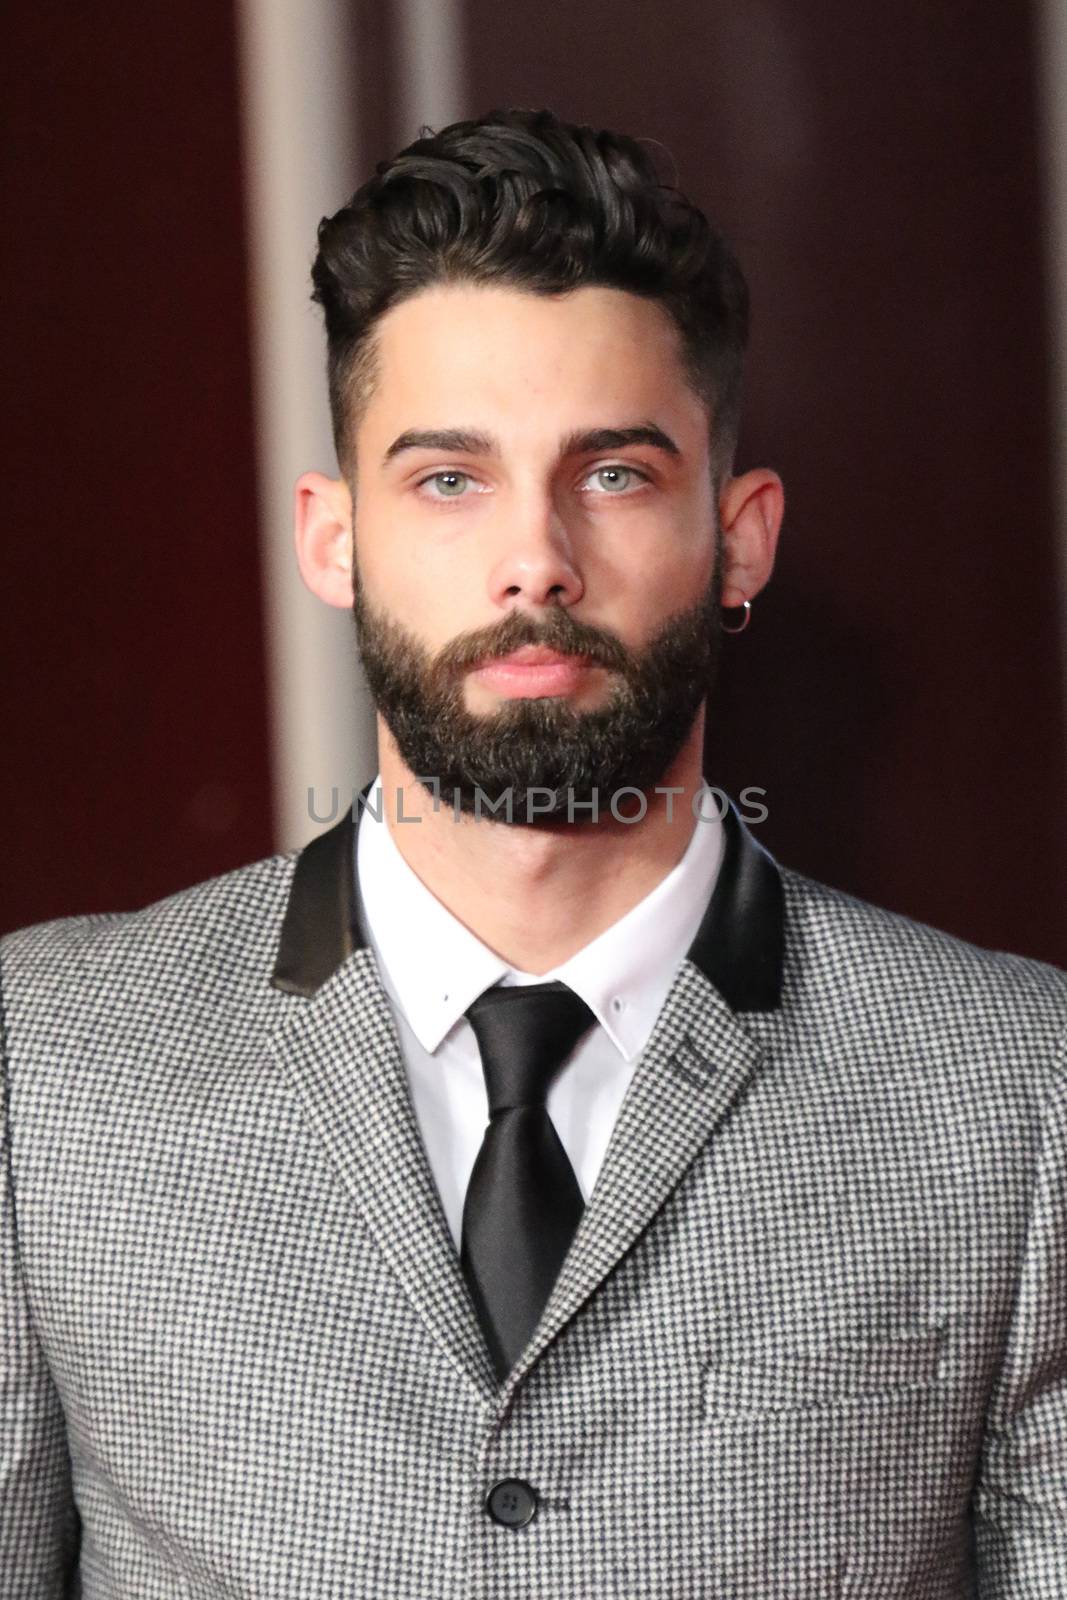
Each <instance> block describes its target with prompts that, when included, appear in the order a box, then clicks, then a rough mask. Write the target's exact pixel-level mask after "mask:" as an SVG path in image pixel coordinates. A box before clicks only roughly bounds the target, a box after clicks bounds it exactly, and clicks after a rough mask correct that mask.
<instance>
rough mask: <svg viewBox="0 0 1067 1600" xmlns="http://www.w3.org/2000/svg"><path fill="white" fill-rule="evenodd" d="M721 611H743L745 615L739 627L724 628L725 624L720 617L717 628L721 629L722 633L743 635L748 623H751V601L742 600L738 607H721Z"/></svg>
mask: <svg viewBox="0 0 1067 1600" xmlns="http://www.w3.org/2000/svg"><path fill="white" fill-rule="evenodd" d="M722 609H723V611H724V612H725V611H743V612H744V613H745V615H744V618H743V620H742V622H741V626H740V627H739V628H728V627H727V626H726V623H725V622H724V621H723V620H722V617H721V616H720V618H719V626H720V627H721V629H722V631H723V633H744V631H745V629H746V628H747V627H748V625H749V623H750V622H751V621H752V601H751V600H742V602H741V604H740V605H739V606H723V608H722Z"/></svg>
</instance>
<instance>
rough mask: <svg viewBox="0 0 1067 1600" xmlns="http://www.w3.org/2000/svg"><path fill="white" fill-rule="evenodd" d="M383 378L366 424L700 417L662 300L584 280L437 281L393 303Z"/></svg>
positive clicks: (369, 430)
mask: <svg viewBox="0 0 1067 1600" xmlns="http://www.w3.org/2000/svg"><path fill="white" fill-rule="evenodd" d="M374 351H375V362H374V366H375V380H374V387H373V391H372V393H371V395H370V397H369V401H368V404H367V407H366V409H365V411H364V414H363V417H362V419H361V423H360V434H361V435H362V434H367V435H368V436H371V435H377V434H378V433H380V432H384V431H385V430H386V429H388V428H391V427H397V428H399V427H409V426H412V425H415V424H417V423H422V424H427V423H436V424H443V423H447V422H450V421H454V420H455V414H456V410H457V407H459V408H461V409H462V411H463V414H464V421H465V422H467V423H471V422H479V423H482V424H485V425H486V426H493V427H496V428H506V427H507V424H508V421H509V419H510V420H511V421H513V422H514V423H515V424H516V425H519V424H523V423H525V425H526V427H527V428H529V425H530V422H531V420H532V418H533V417H534V416H535V415H536V412H537V408H539V407H541V408H545V409H550V410H551V412H552V414H553V416H554V418H555V419H556V421H557V422H561V423H564V424H566V423H568V422H573V423H576V424H578V423H581V422H583V421H585V420H586V419H587V417H588V414H589V413H590V412H591V411H595V412H596V413H597V414H598V415H600V414H602V413H604V412H606V411H611V412H617V413H619V414H623V413H628V414H633V415H637V414H641V415H659V416H662V415H664V414H666V413H669V414H670V415H671V416H672V417H673V418H674V420H675V426H680V425H681V424H682V421H683V415H684V414H685V413H690V414H693V413H695V414H696V416H698V417H702V416H703V411H702V408H701V406H700V402H699V400H698V399H697V398H696V396H695V395H693V393H692V391H691V390H690V389H689V387H688V385H687V384H686V380H685V373H684V369H683V360H682V342H681V336H680V334H679V332H678V329H677V328H676V326H675V324H674V323H673V321H672V320H671V318H670V316H669V315H668V313H667V312H666V311H665V310H664V309H663V307H662V306H661V305H659V304H658V303H657V302H656V301H653V300H648V299H645V298H643V297H642V296H640V295H635V294H630V293H628V292H627V291H625V290H622V289H609V288H602V287H600V286H590V285H587V286H583V287H582V288H580V289H574V290H570V291H568V292H567V293H565V294H552V295H544V294H534V293H531V292H530V291H528V290H523V289H518V288H514V287H512V286H503V285H495V284H494V285H488V284H476V285H475V284H447V285H444V284H442V285H434V286H433V287H432V288H428V289H423V290H420V291H419V292H418V293H417V294H415V295H412V296H411V297H410V298H408V299H406V300H403V301H401V302H400V303H399V304H398V305H395V306H393V307H392V308H391V309H390V310H389V311H388V312H386V314H385V315H384V316H383V317H382V318H381V319H380V320H379V322H378V324H377V326H376V329H375V336H374Z"/></svg>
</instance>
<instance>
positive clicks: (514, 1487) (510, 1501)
mask: <svg viewBox="0 0 1067 1600" xmlns="http://www.w3.org/2000/svg"><path fill="white" fill-rule="evenodd" d="M485 1509H486V1511H488V1513H489V1515H490V1516H491V1517H492V1519H493V1521H494V1522H499V1523H502V1524H503V1526H504V1527H505V1528H525V1526H526V1524H527V1523H528V1522H532V1521H533V1519H534V1517H535V1516H536V1514H537V1491H536V1490H535V1489H532V1488H531V1487H530V1485H529V1484H528V1483H524V1482H523V1481H522V1479H521V1478H502V1479H501V1481H500V1482H499V1483H497V1484H494V1485H493V1487H492V1488H491V1489H490V1491H489V1493H488V1495H487V1496H486V1501H485Z"/></svg>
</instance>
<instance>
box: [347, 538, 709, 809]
mask: <svg viewBox="0 0 1067 1600" xmlns="http://www.w3.org/2000/svg"><path fill="white" fill-rule="evenodd" d="M720 596H721V578H720V570H719V560H718V557H717V558H716V563H715V570H714V572H713V574H712V578H711V582H710V584H709V586H708V588H707V591H706V592H705V594H704V596H703V598H702V599H701V600H700V601H699V602H698V603H697V604H696V605H695V606H693V607H692V608H691V609H689V610H688V611H683V612H680V613H678V614H676V615H675V616H673V617H670V618H669V619H668V620H667V622H666V623H665V624H664V625H663V627H662V628H660V630H659V631H658V632H657V633H656V635H655V636H654V637H653V638H652V639H651V640H650V641H649V643H648V644H647V645H646V646H645V647H644V648H643V649H642V650H637V651H631V650H629V649H627V647H626V646H625V645H623V644H622V643H621V642H620V641H619V640H618V639H616V638H615V636H614V635H613V634H610V633H606V632H604V631H603V630H602V629H600V628H594V627H591V626H590V625H589V624H588V623H582V622H578V621H576V620H575V618H573V617H572V616H571V614H570V612H569V611H568V610H566V609H565V608H563V607H559V606H554V607H552V608H551V609H547V610H545V611H543V612H541V613H539V614H538V615H533V614H531V613H530V612H527V611H519V610H515V611H509V612H508V614H507V615H506V616H505V617H504V618H503V619H502V621H501V622H499V623H497V624H494V625H493V626H491V627H488V628H483V629H480V630H479V631H477V632H475V633H467V634H462V635H460V637H459V638H457V639H454V640H452V642H451V643H450V644H448V645H446V646H445V647H444V648H443V649H442V650H441V651H439V652H438V654H437V656H436V657H431V656H430V654H429V652H428V651H427V650H426V649H425V647H424V646H423V645H422V644H420V643H419V641H418V640H417V639H416V638H415V637H414V636H413V635H412V634H410V633H408V631H407V630H406V629H405V628H403V627H402V626H401V624H400V623H399V622H397V621H396V619H395V618H393V617H388V616H385V615H384V614H382V613H379V612H376V611H374V610H373V609H372V608H371V607H370V606H369V605H368V604H367V601H366V599H365V597H364V594H363V586H362V584H361V583H360V582H359V580H358V573H357V581H356V599H355V606H354V615H355V622H356V637H357V640H358V643H359V649H360V653H361V655H362V658H363V666H364V669H365V672H366V676H367V683H368V685H369V687H370V691H371V694H372V695H373V697H374V700H375V703H376V705H377V707H378V710H379V711H380V712H381V714H382V717H383V718H384V720H385V723H386V725H387V727H388V728H389V731H390V733H391V734H392V736H393V738H394V740H395V741H396V746H397V749H398V750H399V752H400V755H401V757H402V758H403V760H404V762H405V764H406V765H407V766H408V768H409V769H410V770H411V772H412V773H413V774H414V775H415V777H416V778H417V779H418V780H419V782H421V783H422V784H423V786H424V788H425V789H426V790H427V792H428V793H430V794H433V795H434V799H435V802H436V801H438V800H442V801H443V802H444V803H445V804H447V805H449V806H452V807H454V808H456V809H457V810H460V811H465V812H468V813H474V814H476V815H483V816H488V817H492V816H493V811H492V808H493V807H494V806H496V805H499V804H501V802H504V801H505V800H506V797H507V796H508V795H509V794H510V795H511V797H512V799H511V802H510V803H508V804H507V806H506V809H503V808H502V809H501V810H500V811H498V812H497V813H496V816H495V820H498V821H502V822H505V823H514V824H520V825H524V826H538V825H541V826H544V825H546V824H548V825H551V824H558V823H559V822H561V821H565V820H566V821H570V822H572V823H573V822H575V821H578V822H583V821H586V822H588V821H592V820H593V819H594V818H595V817H596V816H597V815H602V814H603V813H605V812H606V811H607V810H608V807H609V805H610V803H611V798H612V796H613V795H615V794H616V793H617V792H618V791H620V790H622V789H637V790H640V791H641V793H642V794H644V795H646V796H647V795H648V794H649V793H650V791H651V790H652V789H654V787H655V786H656V784H657V783H659V782H660V780H661V779H662V778H663V777H664V775H665V773H666V772H667V771H668V769H669V767H670V766H671V763H672V762H673V761H674V760H675V758H676V757H677V755H678V753H679V751H680V750H681V748H682V746H683V744H684V743H685V740H686V739H687V738H688V736H689V734H690V732H691V730H692V727H693V722H694V720H695V718H696V715H697V712H698V711H699V709H700V707H701V705H702V703H703V702H704V700H705V699H706V698H707V696H708V695H709V694H710V692H711V689H712V687H713V684H714V680H715V674H716V669H717V667H718V660H719V644H720V626H719V604H720ZM537 644H541V645H546V646H548V647H549V648H550V649H553V650H559V651H561V652H563V653H564V654H567V655H582V656H585V657H587V658H588V659H589V660H590V661H591V662H594V663H596V664H597V665H599V666H603V667H606V668H608V669H609V671H611V672H612V674H613V676H612V680H611V682H610V685H609V698H608V700H607V701H606V702H605V704H604V705H603V706H601V707H597V708H595V709H592V710H579V709H576V708H574V707H572V706H570V705H568V704H567V703H566V701H565V700H563V699H560V698H556V697H544V698H528V699H515V700H509V701H505V702H504V703H503V704H501V705H500V706H499V707H498V708H497V709H496V710H494V711H491V712H484V713H475V712H471V711H469V710H468V709H467V707H466V706H465V705H464V703H463V681H464V677H465V674H466V670H468V669H469V668H470V667H472V666H473V665H475V663H477V662H480V661H484V660H485V659H486V658H487V657H496V656H504V655H509V654H510V653H511V651H513V650H517V649H518V648H519V647H520V646H521V645H537ZM534 790H536V791H537V794H536V795H533V794H531V791H534ZM594 798H595V800H596V811H592V812H591V810H590V805H589V803H590V802H591V801H593V800H594ZM528 808H529V810H528Z"/></svg>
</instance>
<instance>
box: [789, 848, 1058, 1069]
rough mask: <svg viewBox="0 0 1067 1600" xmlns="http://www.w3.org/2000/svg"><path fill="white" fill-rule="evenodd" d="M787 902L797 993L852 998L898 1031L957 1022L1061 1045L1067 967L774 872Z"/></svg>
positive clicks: (798, 876)
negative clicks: (976, 941) (994, 946)
mask: <svg viewBox="0 0 1067 1600" xmlns="http://www.w3.org/2000/svg"><path fill="white" fill-rule="evenodd" d="M779 870H780V872H781V876H782V884H783V890H784V895H785V904H786V928H787V936H786V981H787V983H790V984H791V985H792V988H793V991H794V993H797V994H804V995H805V996H808V997H811V996H812V995H813V994H814V993H815V992H816V991H822V992H823V993H825V994H827V995H833V996H836V997H837V1000H838V1002H840V1000H841V999H842V998H843V997H844V996H845V995H846V994H848V995H850V996H851V998H852V1000H853V1002H854V1003H856V1004H863V1005H866V1006H867V1007H868V1008H869V1010H868V1013H867V1015H868V1018H869V1019H870V1018H871V1017H877V1016H881V1017H884V1018H887V1019H889V1018H892V1019H893V1024H894V1025H895V1026H897V1027H902V1028H907V1027H908V1026H909V1025H916V1024H918V1025H929V1026H934V1025H936V1024H940V1025H941V1026H943V1027H952V1026H953V1025H954V1024H956V1023H958V1022H959V1021H960V1020H961V1019H966V1020H967V1021H968V1022H970V1023H972V1024H974V1025H975V1026H977V1027H981V1028H982V1029H984V1030H985V1032H986V1035H987V1037H992V1036H994V1035H995V1034H997V1033H998V1032H1000V1031H1004V1032H1006V1033H1010V1034H1011V1035H1012V1036H1013V1037H1014V1039H1015V1040H1016V1041H1018V1039H1019V1036H1020V1030H1022V1032H1023V1033H1029V1034H1030V1035H1031V1036H1032V1037H1034V1036H1037V1037H1043V1038H1045V1039H1047V1040H1048V1041H1050V1042H1051V1041H1054V1040H1055V1041H1059V1042H1061V1043H1062V1042H1063V1041H1064V1040H1065V1039H1067V971H1064V970H1063V969H1062V968H1060V967H1057V966H1054V965H1052V964H1051V963H1049V962H1044V961H1038V960H1035V959H1033V958H1031V957H1028V956H1021V955H1015V954H1012V953H1011V952H1010V951H1006V950H989V949H985V948H983V947H982V946H980V945H977V944H972V943H970V942H969V941H968V940H966V939H961V938H959V937H957V936H956V935H954V934H950V933H946V932H945V931H943V930H942V929H940V928H935V927H931V926H930V925H929V924H927V923H924V922H919V921H916V920H915V919H913V918H911V917H908V916H905V915H904V914H903V913H901V912H897V911H890V910H888V909H887V908H885V907H883V906H878V905H874V904H872V903H871V902H869V901H866V900H862V899H859V898H858V897H857V896H855V895H851V894H848V893H846V892H845V891H843V890H840V889H835V888H832V887H830V885H828V884H824V883H820V882H818V881H817V880H816V879H813V878H808V877H806V876H804V875H803V874H802V873H798V872H794V871H791V870H789V869H787V868H779Z"/></svg>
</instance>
